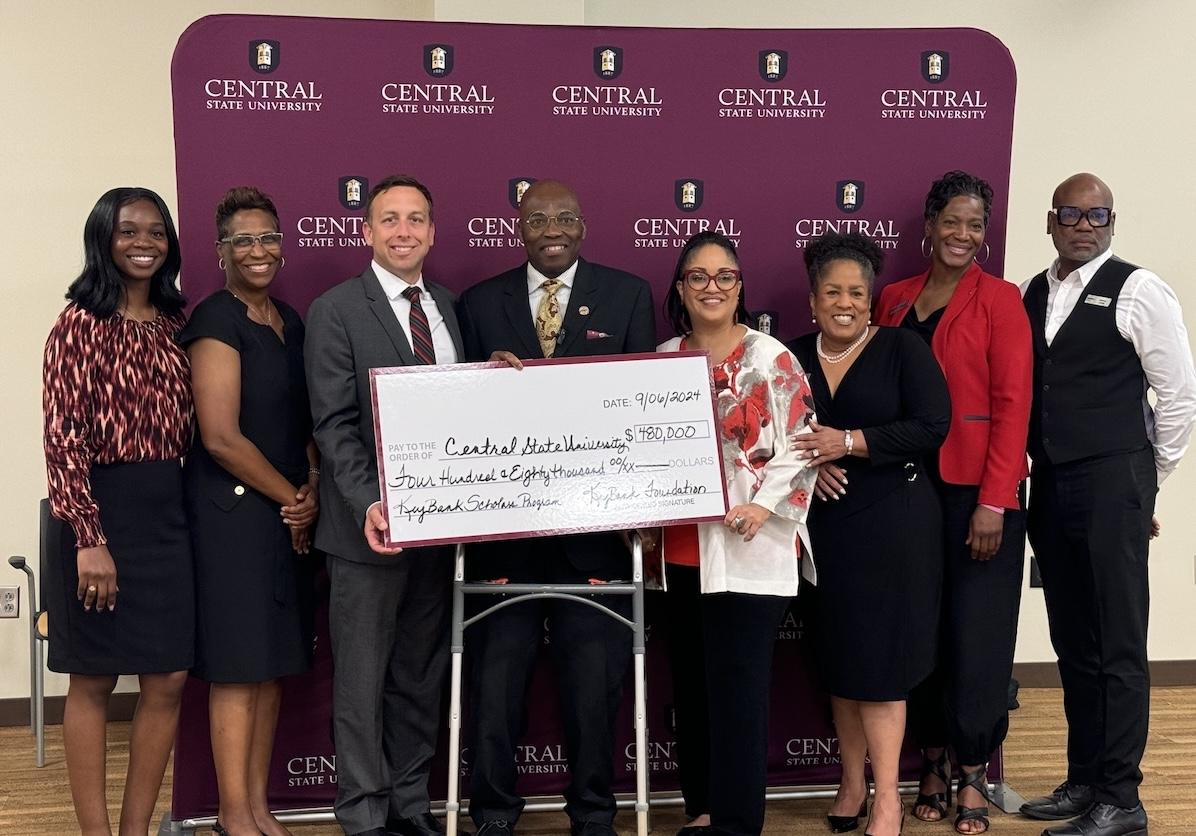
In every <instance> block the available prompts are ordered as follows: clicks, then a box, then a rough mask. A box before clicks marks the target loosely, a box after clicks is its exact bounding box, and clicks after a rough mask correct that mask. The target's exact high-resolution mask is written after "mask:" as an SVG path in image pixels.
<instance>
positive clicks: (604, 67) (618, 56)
mask: <svg viewBox="0 0 1196 836" xmlns="http://www.w3.org/2000/svg"><path fill="white" fill-rule="evenodd" d="M594 72H595V73H596V74H597V76H598V77H599V78H605V79H612V78H618V77H619V75H620V74H621V73H622V72H623V49H622V47H617V46H596V47H594Z"/></svg>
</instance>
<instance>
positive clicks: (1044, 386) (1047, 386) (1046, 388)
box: [1042, 383, 1051, 392]
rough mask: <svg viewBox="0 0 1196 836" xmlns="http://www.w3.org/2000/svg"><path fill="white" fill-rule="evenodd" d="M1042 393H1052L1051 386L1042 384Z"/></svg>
mask: <svg viewBox="0 0 1196 836" xmlns="http://www.w3.org/2000/svg"><path fill="white" fill-rule="evenodd" d="M1042 391H1044V392H1049V391H1051V384H1049V383H1044V384H1042Z"/></svg>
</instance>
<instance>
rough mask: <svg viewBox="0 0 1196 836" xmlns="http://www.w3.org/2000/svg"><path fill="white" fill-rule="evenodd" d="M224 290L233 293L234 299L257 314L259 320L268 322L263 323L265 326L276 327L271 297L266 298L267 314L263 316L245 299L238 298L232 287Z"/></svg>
mask: <svg viewBox="0 0 1196 836" xmlns="http://www.w3.org/2000/svg"><path fill="white" fill-rule="evenodd" d="M224 289H225V290H227V291H228V292H229V293H231V294H232V295H233V298H234V299H236V300H237V301H238V302H240V303H241V304H242V305H244V306H245V307H247V308H248V309H249V310H250V311H252V312H253V313H255V314H257V316H258V319H264V320H266V321H265V322H264V323H262V324H263V325H269V326H271V327H273V325H274V306H273V305H271V304H270V297H269V296H267V297H266V313H265V314H263V313H262V312H261V311H259V310H258V309H257V308H255V307H254V306H253V305H251V304H249V303H248V302H246V301H245V300H244V299H242V298H241V297H240V296H238V295H237V291H235V290H233V289H232V288H231V287H228V286H225V288H224Z"/></svg>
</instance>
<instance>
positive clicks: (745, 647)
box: [701, 592, 793, 836]
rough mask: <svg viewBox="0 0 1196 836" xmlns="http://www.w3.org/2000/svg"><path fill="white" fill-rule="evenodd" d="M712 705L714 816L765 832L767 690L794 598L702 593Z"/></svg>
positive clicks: (728, 834)
mask: <svg viewBox="0 0 1196 836" xmlns="http://www.w3.org/2000/svg"><path fill="white" fill-rule="evenodd" d="M701 598H702V636H703V639H704V642H705V645H706V648H705V649H706V695H707V699H708V701H709V709H710V779H709V781H710V782H709V790H710V822H711V833H714V834H718V836H758V834H759V833H760V831H761V830H762V829H763V828H764V790H765V787H766V785H767V780H768V698H769V686H770V681H771V678H772V651H773V645H774V644H775V643H776V639H777V627H778V626H779V625H780V623H781V619H782V618H783V617H784V615H785V610H786V608H788V606H789V604H790V602H791V601H792V600H793V599H792V598H785V597H774V596H771V595H746V594H742V593H738V592H718V593H714V594H710V595H703V596H702V597H701Z"/></svg>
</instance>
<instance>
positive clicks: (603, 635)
mask: <svg viewBox="0 0 1196 836" xmlns="http://www.w3.org/2000/svg"><path fill="white" fill-rule="evenodd" d="M519 225H520V237H521V238H522V240H523V244H524V248H525V249H526V251H527V262H525V263H524V264H521V265H520V266H518V267H516V268H514V269H512V270H508V271H507V272H505V273H502V274H500V275H498V276H495V277H493V278H491V279H487V280H486V281H484V282H481V283H480V284H478V285H476V286H474V287H472V288H470V289H469V290H467V291H466V292H465V293H464V294H462V296H461V303H460V306H459V315H460V320H461V330H462V337H463V339H464V343H465V355H466V359H468V360H487V359H507V360H508V362H509V361H511V360H512V359H514V358H522V359H532V358H545V357H551V358H560V357H588V356H594V355H604V354H624V353H635V352H649V351H653V350H654V348H655V345H656V329H655V316H654V309H653V305H652V292H651V289H650V288H649V287H648V284H647V282H645V281H644V280H643V279H641V278H639V277H638V276H634V275H632V274H630V273H625V272H623V271H621V270H614V269H612V268H609V267H604V266H602V265H599V264H593V263H590V262H588V261H585V260H583V259H581V258H579V253H580V251H581V245H582V242H583V241H584V239H585V236H586V223H585V219H584V217H583V216H582V214H581V207H580V206H579V204H578V200H577V195H576V194H574V192H573V190H572V189H570V188H569V187H568V186H566V185H564V184H563V183H560V182H557V181H555V180H540V181H538V182H536V183H534V184H533V185H532V186H531V188H529V189H528V190H527V192H526V193H525V194H524V196H523V199H522V201H521V202H520V209H519ZM554 394H555V393H552V392H545V393H544V397H545V398H551V397H554ZM527 407H528V409H535V407H536V405H535V404H534V403H529V404H528V405H527ZM467 561H468V564H467V566H468V573H469V576H470V578H471V580H489V581H496V582H500V583H501V582H504V581H510V582H513V583H555V584H566V583H587V582H591V583H593V582H601V581H610V580H617V579H627V578H629V577H630V571H631V563H630V557H629V555H628V552H627V547H626V545H625V544H624V542H623V540H622V538H621V537H620V535H619V534H618V533H616V532H605V533H598V534H575V535H568V536H554V537H541V538H535V539H526V540H505V541H498V542H493V543H482V544H471V545H470V546H469V549H468V551H467ZM612 598H614V599H615V600H607V601H604V603H606V604H607V605H608V606H610V607H611V608H612V609H615V610H617V611H619V612H622V613H623V614H624V615H626V616H628V617H630V608H631V602H630V600H629V599H627V598H626V597H617V596H612ZM546 617H547V619H548V624H549V646H550V650H551V653H552V657H553V663H554V665H555V668H556V674H557V681H558V683H559V690H560V698H561V715H562V722H563V726H564V728H563V732H564V738H565V746H566V749H567V751H568V756H569V767H570V772H571V776H572V780H571V783H570V784H569V787H568V788H567V789H566V790H565V800H566V807H565V811H566V813H568V815H569V818H570V821H571V832H572V834H573V836H611V834H613V833H614V829H613V827H612V823H613V821H614V817H615V799H614V795H613V794H612V793H611V789H610V787H611V781H612V777H613V770H614V751H613V749H614V723H615V716H616V713H617V711H618V706H619V702H620V697H621V694H622V684H623V679H624V677H625V675H626V672H627V665H628V662H629V661H630V658H631V634H630V631H629V630H628V629H627V628H626V627H624V626H623V625H621V624H618V623H616V622H615V621H613V620H612V619H611V618H610V617H608V616H606V615H603V614H602V613H600V612H598V611H596V610H594V609H592V608H591V607H588V606H586V605H585V604H580V603H576V602H568V601H559V600H553V601H542V602H535V603H526V602H525V603H520V604H516V605H514V606H510V607H507V608H505V609H503V610H500V611H498V612H497V613H495V614H493V615H490V616H488V617H487V618H485V619H483V620H482V621H480V622H478V623H477V624H476V625H475V626H473V627H471V628H470V629H469V632H468V633H467V634H466V641H467V643H468V646H469V656H470V658H471V659H472V663H471V675H470V683H469V715H470V717H471V726H472V731H473V734H472V740H473V744H472V750H471V752H472V757H471V762H472V765H473V774H472V783H471V789H470V801H469V812H470V815H471V816H472V817H473V820H474V822H475V823H476V824H477V825H478V828H479V830H478V834H479V836H510V834H511V833H513V831H514V825H515V822H516V820H517V819H518V818H519V814H520V813H521V812H522V810H523V805H524V801H523V799H522V798H521V797H519V795H518V794H517V793H516V791H515V781H516V776H517V770H516V764H515V746H516V744H518V742H519V737H520V735H521V734H522V731H523V728H524V725H525V717H524V709H525V701H524V697H525V691H526V688H527V681H528V675H529V673H530V671H531V666H532V664H533V662H534V661H535V658H536V652H537V648H538V647H539V646H540V645H541V644H542V642H543V636H542V625H543V623H544V619H545V618H546Z"/></svg>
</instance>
